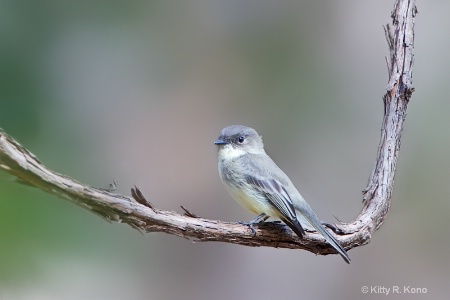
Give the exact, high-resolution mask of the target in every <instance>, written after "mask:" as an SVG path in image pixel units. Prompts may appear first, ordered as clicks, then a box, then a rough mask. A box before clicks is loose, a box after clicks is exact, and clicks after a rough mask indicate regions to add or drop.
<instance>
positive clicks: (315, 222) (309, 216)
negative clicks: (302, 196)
mask: <svg viewBox="0 0 450 300" xmlns="http://www.w3.org/2000/svg"><path fill="white" fill-rule="evenodd" d="M305 204H306V205H308V204H307V203H305ZM308 208H309V209H308ZM308 208H306V209H300V210H299V213H300V214H301V215H302V216H303V217H304V218H305V219H306V221H308V222H309V224H311V226H313V227H314V228H315V229H316V230H317V231H318V232H319V233H320V234H321V235H322V236H323V237H324V238H325V240H326V241H327V242H328V243H329V244H330V245H331V246H332V247H333V248H334V249H336V251H337V252H338V253H339V254H340V255H341V256H342V258H343V259H344V260H345V262H346V263H348V264H349V263H350V257H348V254H347V252H346V251H345V249H344V248H343V247H342V246H341V244H339V242H338V241H337V240H336V238H335V237H334V236H333V235H332V234H331V233H330V232H329V231H328V230H326V229H325V228H324V227H323V225H322V222H320V220H319V218H318V217H317V215H316V214H315V213H314V211H313V210H312V209H311V208H310V207H309V205H308Z"/></svg>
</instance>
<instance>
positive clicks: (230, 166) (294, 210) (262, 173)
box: [215, 125, 350, 263]
mask: <svg viewBox="0 0 450 300" xmlns="http://www.w3.org/2000/svg"><path fill="white" fill-rule="evenodd" d="M215 144H216V145H217V146H218V148H219V155H218V156H219V175H220V178H221V179H222V182H223V183H224V185H225V187H226V188H227V190H228V191H229V192H230V194H231V195H232V196H233V198H235V199H236V201H237V202H239V203H240V204H241V205H242V206H244V207H245V208H247V209H248V210H250V211H251V212H253V213H255V214H257V215H261V214H264V215H266V216H270V217H276V218H280V219H281V220H282V221H283V222H284V223H286V225H288V226H289V227H290V228H291V229H292V230H293V231H294V232H295V233H296V234H297V235H298V236H299V237H301V238H302V237H303V235H304V233H305V232H304V228H303V226H302V224H301V222H300V219H302V218H304V219H305V220H306V221H307V222H308V223H309V224H310V225H311V226H312V227H314V228H315V229H316V230H317V232H319V233H320V234H321V235H322V236H323V237H324V238H325V240H326V241H327V242H328V243H329V244H330V245H331V246H332V247H333V248H334V249H336V251H337V252H338V253H339V254H340V255H341V256H342V258H343V259H344V260H345V261H346V262H347V263H350V258H349V257H348V255H347V252H346V251H345V250H344V248H343V247H342V246H341V245H340V244H339V242H338V241H337V240H336V239H335V238H334V236H333V235H332V234H331V233H330V232H328V231H327V230H326V229H325V228H324V227H323V225H322V223H321V221H320V220H319V218H318V217H317V216H316V214H315V213H314V211H313V210H312V209H311V207H310V206H309V204H308V203H307V202H306V201H305V199H304V198H303V197H302V196H301V195H300V193H299V192H298V191H297V189H296V188H295V186H294V184H293V183H292V182H291V180H290V179H289V177H288V176H287V175H286V174H285V173H284V172H283V171H282V170H281V169H280V168H279V167H278V166H277V165H276V164H275V162H274V161H273V160H272V159H271V158H270V157H269V156H268V155H267V154H266V152H265V151H264V144H263V142H262V138H261V136H259V134H258V133H257V132H256V131H255V130H254V129H252V128H249V127H246V126H242V125H232V126H229V127H226V128H224V129H223V130H222V132H221V135H220V136H219V138H218V139H217V140H216V141H215Z"/></svg>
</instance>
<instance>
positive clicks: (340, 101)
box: [0, 0, 450, 300]
mask: <svg viewBox="0 0 450 300" xmlns="http://www.w3.org/2000/svg"><path fill="white" fill-rule="evenodd" d="M392 7H393V1H387V0H383V1H320V2H319V1H317V2H313V1H308V2H306V1H295V2H294V1H225V0H221V1H129V2H126V1H104V2H97V1H94V2H92V1H77V2H75V1H72V2H68V1H67V2H66V1H0V41H1V42H0V127H2V128H3V129H4V130H5V131H6V132H7V133H8V134H10V135H12V136H13V137H14V138H16V139H17V140H18V141H19V142H20V143H21V144H22V145H24V146H25V147H26V148H27V149H29V150H30V151H31V152H33V153H34V154H35V155H37V157H38V158H39V159H40V160H41V161H42V162H43V163H44V164H46V165H47V166H48V167H50V168H51V169H53V170H55V171H57V172H59V173H63V174H67V175H69V176H71V177H73V178H75V179H77V180H79V181H81V182H84V183H87V184H90V185H93V186H97V187H107V186H108V185H109V184H110V183H111V182H112V181H113V180H118V182H119V186H118V192H119V193H122V194H127V195H129V194H130V188H131V187H132V186H133V185H134V184H137V185H139V186H140V187H141V188H142V190H143V191H144V193H145V195H146V196H147V197H148V198H149V199H150V201H152V203H154V204H155V205H156V206H157V207H159V208H161V209H166V210H176V211H180V212H181V209H180V208H179V206H180V205H183V206H185V207H187V208H188V209H189V210H191V211H192V212H194V213H195V214H197V215H200V216H202V217H205V218H211V219H220V220H226V221H240V220H250V219H252V218H253V217H254V216H253V215H251V214H250V213H248V212H246V211H245V210H243V209H242V208H241V207H239V206H238V205H237V204H236V203H235V202H234V201H233V200H232V199H231V197H230V196H229V195H228V194H227V193H226V191H225V189H224V188H223V187H222V185H221V183H220V180H219V178H218V175H217V161H216V149H215V146H214V144H213V141H214V139H215V138H216V137H217V136H218V134H219V132H220V130H221V129H222V128H223V127H225V126H227V125H231V124H243V125H248V126H252V127H254V128H256V129H257V130H258V132H259V133H261V134H262V135H263V136H264V141H265V145H266V150H267V152H268V153H269V154H270V155H271V156H272V158H273V159H274V160H275V161H276V162H277V163H278V164H279V166H280V167H281V168H282V169H283V170H284V171H285V172H286V173H287V174H288V175H289V176H290V178H291V179H292V181H293V182H295V184H296V186H297V187H298V189H299V190H300V191H301V192H302V194H303V196H304V197H305V198H306V199H307V200H308V202H309V203H310V204H311V206H312V207H313V208H314V210H315V211H316V213H317V214H318V215H319V217H320V218H321V219H323V220H327V221H333V220H334V217H333V215H335V216H337V217H338V218H340V219H342V220H343V221H351V220H354V218H355V217H356V216H357V215H358V213H359V212H360V210H361V208H362V204H361V199H362V194H361V191H362V190H363V189H364V188H365V185H366V183H367V179H368V177H369V174H370V171H371V170H372V167H373V163H374V159H375V154H376V150H377V146H378V141H379V135H380V126H381V120H382V113H383V104H382V99H381V98H382V96H383V94H384V92H385V87H386V84H387V80H388V77H387V67H386V61H385V56H388V55H389V53H388V47H387V43H386V41H385V37H384V32H383V28H382V25H383V24H386V23H387V22H390V18H389V16H390V12H391V10H392ZM418 9H419V14H418V16H417V19H416V51H415V58H416V62H415V66H414V69H413V76H414V78H413V80H414V86H415V88H416V92H415V93H414V94H413V97H412V101H411V103H410V106H409V109H408V116H407V120H406V123H405V130H404V133H403V139H402V149H401V152H400V159H399V163H398V171H397V174H396V182H395V189H394V195H393V202H392V206H391V211H390V212H389V215H388V217H387V220H386V221H385V224H384V225H383V226H382V227H381V229H380V230H379V231H377V232H376V233H375V234H374V236H373V238H372V241H371V243H370V244H369V245H367V246H364V247H358V248H356V249H353V250H351V251H350V252H349V255H350V257H351V259H352V264H351V265H350V266H348V265H346V264H345V263H344V262H343V261H342V259H341V258H340V257H338V256H326V257H322V256H315V255H314V254H311V253H309V252H306V251H293V250H285V249H284V250H283V249H273V248H247V247H242V246H234V245H228V244H222V243H192V242H190V241H188V240H185V239H182V238H177V237H173V236H169V235H165V234H160V233H152V234H145V235H142V234H140V233H139V232H137V231H135V230H133V229H131V228H130V227H128V226H126V225H123V224H116V223H113V224H110V223H108V222H106V221H104V220H103V219H101V218H99V217H97V216H96V215H94V214H92V213H89V212H88V211H86V210H84V209H82V208H80V207H78V206H76V205H74V204H72V203H69V202H66V201H64V200H61V199H58V198H56V197H54V196H51V195H48V194H46V193H44V192H42V191H39V190H37V189H34V188H31V187H27V186H23V185H20V184H18V183H16V182H14V180H13V178H12V177H11V176H9V175H8V174H6V173H4V172H1V173H0V299H218V300H220V299H287V298H292V297H293V298H294V299H331V298H332V299H351V298H358V299H379V298H380V297H384V296H383V295H380V294H376V293H374V292H369V293H367V294H363V293H362V292H361V288H362V287H363V286H369V287H371V286H381V287H386V288H392V287H393V286H399V287H400V289H401V290H402V291H403V287H404V286H411V287H416V288H426V289H427V294H426V295H420V294H419V295H417V294H414V295H412V294H394V295H392V294H391V295H389V296H388V297H389V299H431V298H433V299H445V298H446V297H447V296H448V294H449V292H450V287H449V285H448V274H449V272H450V260H449V259H448V252H449V247H450V235H449V234H448V228H449V224H448V223H449V221H448V214H449V211H450V204H449V201H448V195H449V192H448V181H449V178H450V159H449V158H448V157H449V155H448V153H450V134H449V130H448V127H449V123H448V111H449V108H450V107H449V106H450V105H449V101H448V92H447V86H448V72H447V71H448V69H449V62H450V60H449V59H448V53H450V39H449V38H448V30H447V28H448V26H449V25H450V24H449V21H448V20H449V19H448V11H450V2H448V1H432V2H431V1H419V3H418Z"/></svg>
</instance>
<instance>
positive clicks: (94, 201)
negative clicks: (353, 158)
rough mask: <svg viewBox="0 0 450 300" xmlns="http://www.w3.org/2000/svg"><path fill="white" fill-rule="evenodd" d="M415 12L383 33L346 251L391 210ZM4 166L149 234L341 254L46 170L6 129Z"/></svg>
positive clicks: (0, 150) (315, 237) (403, 2)
mask: <svg viewBox="0 0 450 300" xmlns="http://www.w3.org/2000/svg"><path fill="white" fill-rule="evenodd" d="M416 13H417V10H416V7H415V1H414V0H398V1H396V3H395V6H394V10H393V11H392V15H391V17H392V24H388V25H386V26H385V28H384V29H385V34H386V38H387V41H388V45H389V50H390V59H389V60H388V71H389V82H388V85H387V91H386V94H385V95H384V97H383V101H384V118H383V124H382V131H381V139H380V145H379V149H378V153H377V159H376V164H375V167H374V169H373V171H372V174H371V176H370V178H369V183H368V185H367V188H366V189H365V190H364V192H363V194H364V207H363V209H362V212H361V213H360V215H359V216H358V217H357V219H356V220H355V221H354V222H351V223H346V224H344V223H340V224H337V225H336V228H334V230H335V233H336V234H337V238H338V240H339V242H340V243H341V244H342V245H343V246H344V248H346V249H347V250H349V249H352V248H354V247H358V246H361V245H365V244H367V243H369V241H370V239H371V236H372V234H373V232H375V231H376V230H377V229H378V228H379V227H380V226H381V225H382V224H383V221H384V219H385V218H386V215H387V213H388V210H389V206H390V203H391V195H392V189H393V185H394V174H395V169H396V165H397V157H398V152H399V150H400V138H401V134H402V129H403V122H404V120H405V116H406V108H407V105H408V102H409V99H410V97H411V94H412V92H413V91H414V88H413V87H412V66H413V50H414V18H415V15H416ZM0 168H2V169H3V170H4V171H6V172H8V173H10V174H12V175H14V176H16V177H17V178H18V179H20V180H21V181H23V182H25V183H27V184H30V185H33V186H35V187H37V188H39V189H41V190H44V191H46V192H49V193H51V194H54V195H56V196H58V197H60V198H63V199H67V200H69V201H72V202H74V203H76V204H78V205H80V206H82V207H84V208H86V209H88V210H90V211H92V212H94V213H96V214H98V215H100V216H102V217H103V218H105V219H107V220H109V221H115V222H122V223H126V224H128V225H130V226H131V227H133V228H135V229H138V230H141V231H144V232H165V233H168V234H174V235H177V236H181V237H185V238H187V239H195V240H198V241H221V242H227V243H232V244H239V245H245V246H252V247H258V246H268V247H278V248H291V249H305V250H308V251H310V252H313V253H316V254H321V255H326V254H331V253H336V252H335V250H334V249H333V248H332V247H331V246H329V245H328V244H326V243H325V241H324V239H323V238H322V237H321V236H320V235H319V234H318V233H316V232H309V233H307V234H306V235H305V237H304V238H303V239H300V238H299V237H298V236H296V235H294V234H293V233H292V232H291V231H290V230H289V229H288V228H287V227H286V226H284V224H280V223H276V222H272V223H270V222H269V223H264V224H258V225H255V230H256V234H255V233H254V232H253V231H252V230H251V229H250V228H249V227H248V226H245V225H241V224H238V223H230V222H222V221H217V220H208V219H204V218H199V217H197V216H195V215H194V214H192V213H191V212H189V211H188V210H187V209H185V208H184V207H183V210H184V211H185V214H184V215H181V214H178V213H176V212H172V211H165V210H161V209H157V208H155V207H154V206H153V205H152V204H151V203H150V202H149V201H147V200H146V199H145V197H144V196H143V195H142V193H141V191H140V190H139V189H138V188H136V187H135V188H134V189H132V195H133V197H132V198H131V197H127V196H122V195H118V194H114V193H112V192H111V191H107V190H103V189H98V188H94V187H91V186H88V185H86V184H82V183H80V182H77V181H75V180H74V179H72V178H70V177H68V176H65V175H61V174H58V173H56V172H53V171H51V170H49V169H48V168H46V167H45V166H44V165H43V164H42V163H41V162H40V161H39V160H38V159H37V158H36V157H35V156H34V155H33V154H32V153H30V152H29V151H28V150H27V149H25V148H24V147H22V146H21V145H20V144H19V143H18V142H16V141H15V140H14V139H13V138H11V137H10V136H8V135H7V134H6V133H5V132H4V131H3V130H1V129H0ZM330 227H331V228H333V226H330Z"/></svg>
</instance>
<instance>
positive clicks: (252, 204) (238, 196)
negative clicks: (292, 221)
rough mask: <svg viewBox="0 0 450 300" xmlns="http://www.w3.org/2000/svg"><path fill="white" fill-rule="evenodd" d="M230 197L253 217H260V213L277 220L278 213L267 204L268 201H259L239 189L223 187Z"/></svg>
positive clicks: (255, 196)
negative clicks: (253, 215)
mask: <svg viewBox="0 0 450 300" xmlns="http://www.w3.org/2000/svg"><path fill="white" fill-rule="evenodd" d="M225 186H226V188H227V190H228V192H229V193H230V195H231V196H232V197H233V198H234V200H236V202H237V203H239V204H240V205H241V206H242V207H244V208H246V209H247V210H249V211H251V212H252V213H254V214H255V215H260V214H262V213H264V214H266V215H268V216H271V217H274V218H278V217H280V213H279V212H278V210H276V209H275V208H274V207H273V206H272V205H270V204H269V202H268V200H266V199H260V198H258V197H260V196H257V195H252V194H251V193H245V192H243V191H242V190H240V189H237V188H235V187H231V186H228V185H225Z"/></svg>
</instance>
